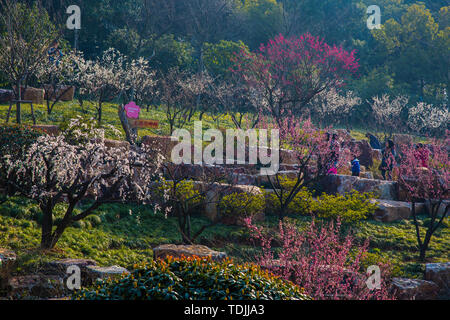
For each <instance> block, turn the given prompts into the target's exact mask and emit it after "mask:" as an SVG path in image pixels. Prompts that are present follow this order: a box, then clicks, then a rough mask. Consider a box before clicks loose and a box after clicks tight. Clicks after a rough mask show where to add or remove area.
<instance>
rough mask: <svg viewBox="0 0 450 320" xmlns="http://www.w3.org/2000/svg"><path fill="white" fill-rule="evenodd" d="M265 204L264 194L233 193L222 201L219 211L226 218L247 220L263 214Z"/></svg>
mask: <svg viewBox="0 0 450 320" xmlns="http://www.w3.org/2000/svg"><path fill="white" fill-rule="evenodd" d="M265 203H266V202H265V198H264V195H263V194H250V193H246V192H242V193H232V194H229V195H226V196H224V197H223V198H222V199H221V201H220V203H219V209H220V211H221V212H222V213H223V215H224V217H225V218H226V217H228V216H233V217H237V218H247V217H251V216H253V215H255V214H257V213H260V212H263V211H264V208H265Z"/></svg>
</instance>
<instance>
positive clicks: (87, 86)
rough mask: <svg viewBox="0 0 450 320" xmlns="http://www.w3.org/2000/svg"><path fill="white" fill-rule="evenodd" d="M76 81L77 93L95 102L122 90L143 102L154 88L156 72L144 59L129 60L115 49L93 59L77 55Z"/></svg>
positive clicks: (113, 95)
mask: <svg viewBox="0 0 450 320" xmlns="http://www.w3.org/2000/svg"><path fill="white" fill-rule="evenodd" d="M75 63H76V66H77V78H76V82H77V84H78V86H79V87H80V93H81V94H82V95H84V96H88V97H89V98H93V99H95V100H96V101H105V100H106V99H107V98H111V97H115V96H117V95H118V94H119V93H120V92H121V91H130V90H133V92H134V95H135V97H136V98H137V100H138V101H143V100H146V99H147V98H148V97H149V96H151V94H152V93H153V89H154V87H155V84H156V81H155V79H154V78H155V72H154V71H151V70H150V68H149V63H148V61H147V60H145V59H144V58H142V57H141V58H139V59H137V60H132V61H128V58H127V57H126V56H124V55H122V54H121V53H120V52H119V51H117V50H115V49H112V48H111V49H108V50H107V51H105V52H104V53H103V55H102V56H101V57H100V58H99V59H97V60H95V61H92V60H85V59H84V58H83V56H82V55H78V56H76V59H75Z"/></svg>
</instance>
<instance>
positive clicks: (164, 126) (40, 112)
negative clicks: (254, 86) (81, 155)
mask: <svg viewBox="0 0 450 320" xmlns="http://www.w3.org/2000/svg"><path fill="white" fill-rule="evenodd" d="M86 105H88V106H89V107H86ZM117 106H118V105H117V104H114V103H105V104H104V105H103V111H102V125H113V126H115V127H116V128H117V129H119V130H120V132H121V134H122V137H121V139H125V133H124V131H123V129H122V126H121V124H120V120H119V116H118V114H117ZM8 109H9V105H5V104H3V105H2V104H0V123H4V122H5V121H6V116H7V114H8ZM85 109H86V111H83V110H82V109H81V107H80V105H79V104H78V102H76V101H75V100H74V101H72V102H60V103H58V104H57V105H56V106H55V108H54V109H53V112H52V113H51V114H50V115H48V114H47V107H46V106H44V105H34V113H35V117H36V123H37V124H47V125H60V124H62V123H64V122H66V121H68V120H70V119H71V118H74V117H76V116H79V115H83V116H87V117H94V118H95V117H96V116H97V110H96V108H95V107H94V106H93V105H92V104H90V103H89V102H85ZM15 112H16V111H15V106H14V107H13V109H12V111H11V116H10V120H9V122H10V123H15V121H16V113H15ZM199 116H200V114H199V112H197V113H196V114H195V115H194V116H193V117H192V121H191V122H190V123H187V124H186V129H191V130H193V128H194V121H195V120H199ZM140 118H141V119H152V120H158V121H159V122H160V127H159V128H158V129H139V131H138V133H139V136H140V137H142V136H145V135H170V134H169V125H168V123H167V119H166V114H165V112H164V110H163V108H162V107H155V106H152V107H150V109H149V111H148V112H147V109H146V108H142V109H141V114H140ZM202 121H203V128H204V129H208V128H216V127H217V123H215V122H214V121H213V119H212V118H211V117H210V116H208V115H207V114H204V115H203V118H202ZM22 123H24V124H29V125H32V124H33V119H32V117H31V111H30V108H29V105H23V106H22ZM218 125H219V127H222V128H232V127H234V125H233V122H232V120H231V117H230V116H228V115H225V116H223V117H221V118H220V120H219V123H218ZM105 129H106V131H107V135H109V138H114V139H117V137H115V136H113V135H112V131H111V130H108V128H107V126H105Z"/></svg>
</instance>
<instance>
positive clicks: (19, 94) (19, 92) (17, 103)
mask: <svg viewBox="0 0 450 320" xmlns="http://www.w3.org/2000/svg"><path fill="white" fill-rule="evenodd" d="M17 92H18V94H17V95H18V97H17V102H16V122H17V123H18V124H20V123H21V122H22V119H21V117H20V115H21V112H20V100H22V92H21V90H20V81H18V82H17Z"/></svg>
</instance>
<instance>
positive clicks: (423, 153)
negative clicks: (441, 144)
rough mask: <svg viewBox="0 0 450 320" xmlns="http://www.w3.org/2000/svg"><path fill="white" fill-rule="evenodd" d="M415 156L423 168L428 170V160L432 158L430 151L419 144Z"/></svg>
mask: <svg viewBox="0 0 450 320" xmlns="http://www.w3.org/2000/svg"><path fill="white" fill-rule="evenodd" d="M414 156H415V157H416V159H417V160H418V161H419V162H420V166H421V167H423V168H428V158H429V157H430V151H429V150H428V149H427V148H425V147H424V146H423V144H421V143H419V144H417V146H416V150H415V152H414Z"/></svg>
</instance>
